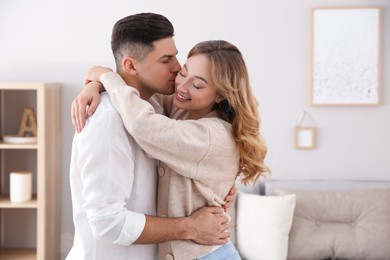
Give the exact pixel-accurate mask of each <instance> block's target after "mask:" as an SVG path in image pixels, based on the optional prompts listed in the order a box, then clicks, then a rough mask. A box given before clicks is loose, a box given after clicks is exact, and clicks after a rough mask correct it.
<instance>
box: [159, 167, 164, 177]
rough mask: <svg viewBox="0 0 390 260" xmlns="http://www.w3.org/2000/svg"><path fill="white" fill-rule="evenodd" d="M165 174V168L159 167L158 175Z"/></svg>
mask: <svg viewBox="0 0 390 260" xmlns="http://www.w3.org/2000/svg"><path fill="white" fill-rule="evenodd" d="M164 174H165V170H164V168H159V169H158V175H159V176H164Z"/></svg>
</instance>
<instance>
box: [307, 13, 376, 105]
mask: <svg viewBox="0 0 390 260" xmlns="http://www.w3.org/2000/svg"><path fill="white" fill-rule="evenodd" d="M311 34H312V43H311V79H310V81H311V104H312V105H313V106H374V105H378V104H379V102H380V82H379V81H380V69H381V68H380V56H381V54H380V49H381V48H380V45H381V8H379V7H346V8H339V7H337V8H329V7H326V8H313V10H312V33H311Z"/></svg>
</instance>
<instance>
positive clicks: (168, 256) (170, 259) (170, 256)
mask: <svg viewBox="0 0 390 260" xmlns="http://www.w3.org/2000/svg"><path fill="white" fill-rule="evenodd" d="M173 259H174V258H173V255H171V254H167V255H165V260H173Z"/></svg>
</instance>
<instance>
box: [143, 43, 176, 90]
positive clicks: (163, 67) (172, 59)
mask: <svg viewBox="0 0 390 260" xmlns="http://www.w3.org/2000/svg"><path fill="white" fill-rule="evenodd" d="M153 44H154V50H153V51H151V52H150V53H149V54H148V55H147V56H146V58H145V59H144V60H143V61H142V62H140V63H138V64H137V73H138V77H139V80H140V83H141V85H142V87H143V88H146V89H147V90H148V92H151V93H160V94H172V93H174V92H175V78H176V74H177V73H178V72H179V71H180V69H181V68H180V64H179V62H178V61H177V58H176V54H177V49H176V45H175V41H174V40H173V38H171V37H170V38H165V39H161V40H158V41H155V42H154V43H153Z"/></svg>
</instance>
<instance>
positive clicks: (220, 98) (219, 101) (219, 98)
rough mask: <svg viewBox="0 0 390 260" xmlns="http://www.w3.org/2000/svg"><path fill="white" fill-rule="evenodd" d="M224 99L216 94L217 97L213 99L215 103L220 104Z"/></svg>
mask: <svg viewBox="0 0 390 260" xmlns="http://www.w3.org/2000/svg"><path fill="white" fill-rule="evenodd" d="M225 99H226V98H225V97H224V96H222V95H221V94H219V93H218V94H217V97H216V98H215V103H217V104H218V103H221V102H222V101H224V100H225Z"/></svg>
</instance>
